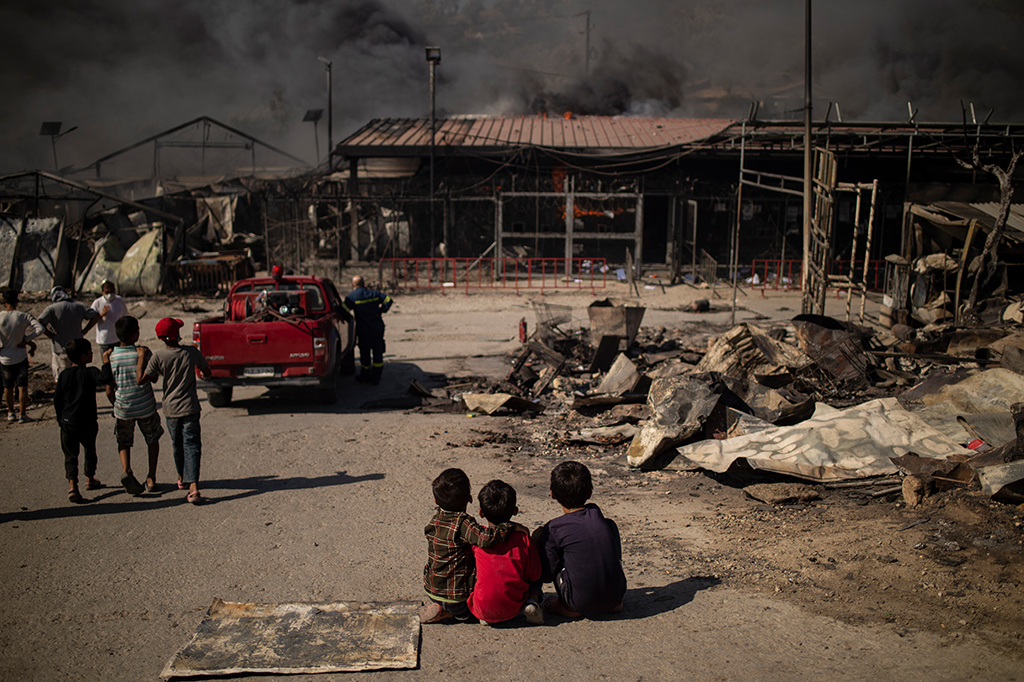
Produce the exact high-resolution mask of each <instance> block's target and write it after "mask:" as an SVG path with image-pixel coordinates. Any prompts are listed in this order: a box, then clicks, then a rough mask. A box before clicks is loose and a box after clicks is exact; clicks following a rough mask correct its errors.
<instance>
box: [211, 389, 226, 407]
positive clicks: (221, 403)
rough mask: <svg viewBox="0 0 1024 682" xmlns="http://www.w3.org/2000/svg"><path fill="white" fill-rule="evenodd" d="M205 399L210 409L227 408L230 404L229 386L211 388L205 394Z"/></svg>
mask: <svg viewBox="0 0 1024 682" xmlns="http://www.w3.org/2000/svg"><path fill="white" fill-rule="evenodd" d="M206 399H207V400H208V401H209V402H210V407H227V406H228V405H230V404H231V386H225V387H224V388H211V389H210V390H208V391H207V392H206Z"/></svg>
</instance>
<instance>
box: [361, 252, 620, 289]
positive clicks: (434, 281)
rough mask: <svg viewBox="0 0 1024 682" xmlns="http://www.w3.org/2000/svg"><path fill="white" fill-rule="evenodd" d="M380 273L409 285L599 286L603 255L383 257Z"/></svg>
mask: <svg viewBox="0 0 1024 682" xmlns="http://www.w3.org/2000/svg"><path fill="white" fill-rule="evenodd" d="M380 273H381V277H382V278H384V279H388V278H389V277H390V279H389V280H388V282H389V285H390V286H395V287H404V288H408V289H441V290H447V289H463V290H464V291H465V292H466V293H467V294H468V293H469V292H470V290H472V289H491V290H506V291H515V292H516V293H519V291H520V290H522V289H540V290H541V291H542V292H543V291H544V290H546V289H590V290H591V292H592V293H593V292H594V291H595V290H596V289H604V288H605V287H606V286H607V283H608V264H607V263H606V262H605V259H604V258H385V259H382V260H381V261H380Z"/></svg>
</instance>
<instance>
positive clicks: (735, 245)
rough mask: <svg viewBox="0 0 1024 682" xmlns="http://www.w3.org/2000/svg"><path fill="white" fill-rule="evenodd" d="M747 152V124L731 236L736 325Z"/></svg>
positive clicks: (733, 299)
mask: <svg viewBox="0 0 1024 682" xmlns="http://www.w3.org/2000/svg"><path fill="white" fill-rule="evenodd" d="M746 150H747V122H746V121H744V122H743V125H742V127H741V128H740V182H739V184H738V185H737V187H736V227H735V231H734V232H733V235H732V322H731V324H733V325H735V324H736V297H737V291H736V290H737V287H739V281H740V273H739V262H740V258H739V248H740V221H741V220H743V162H744V161H745V158H744V157H745V154H746Z"/></svg>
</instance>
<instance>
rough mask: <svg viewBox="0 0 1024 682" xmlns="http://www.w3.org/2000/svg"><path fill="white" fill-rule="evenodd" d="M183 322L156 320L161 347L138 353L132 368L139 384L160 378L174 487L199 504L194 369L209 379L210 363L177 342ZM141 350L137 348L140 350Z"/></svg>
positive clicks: (199, 452)
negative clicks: (137, 360)
mask: <svg viewBox="0 0 1024 682" xmlns="http://www.w3.org/2000/svg"><path fill="white" fill-rule="evenodd" d="M184 324H185V323H184V322H182V321H181V320H176V319H174V318H172V317H165V318H164V319H162V320H160V321H159V322H157V323H156V335H157V338H159V339H160V340H161V341H163V342H164V345H165V346H166V347H165V348H162V349H160V350H158V351H156V352H154V353H150V352H149V351H148V350H147V351H145V352H140V353H139V366H138V368H137V371H136V376H138V383H139V385H140V386H141V385H143V384H146V383H149V382H152V381H156V378H157V377H158V376H163V378H164V398H163V410H164V420H165V421H166V422H167V431H168V432H169V434H170V436H171V449H172V450H173V452H174V466H175V468H176V469H177V470H178V488H180V489H182V490H184V489H185V488H188V491H189V492H188V501H189V502H191V503H192V504H199V503H200V502H202V501H203V497H202V495H200V494H199V462H200V460H201V459H202V454H203V444H202V433H201V431H200V428H199V411H200V407H199V391H198V390H197V389H196V372H198V373H199V375H200V376H202V377H203V378H204V379H209V378H210V365H209V364H208V363H207V362H206V358H204V357H203V354H202V353H201V352H199V349H198V348H196V347H195V346H182V345H181V333H180V332H181V328H182V327H183V326H184ZM140 350H141V349H140Z"/></svg>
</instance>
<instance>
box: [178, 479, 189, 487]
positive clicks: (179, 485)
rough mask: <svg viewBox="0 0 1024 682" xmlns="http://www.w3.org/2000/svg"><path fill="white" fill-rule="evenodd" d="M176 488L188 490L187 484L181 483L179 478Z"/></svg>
mask: <svg viewBox="0 0 1024 682" xmlns="http://www.w3.org/2000/svg"><path fill="white" fill-rule="evenodd" d="M178 490H188V484H187V483H182V482H181V479H180V478H179V479H178Z"/></svg>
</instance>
